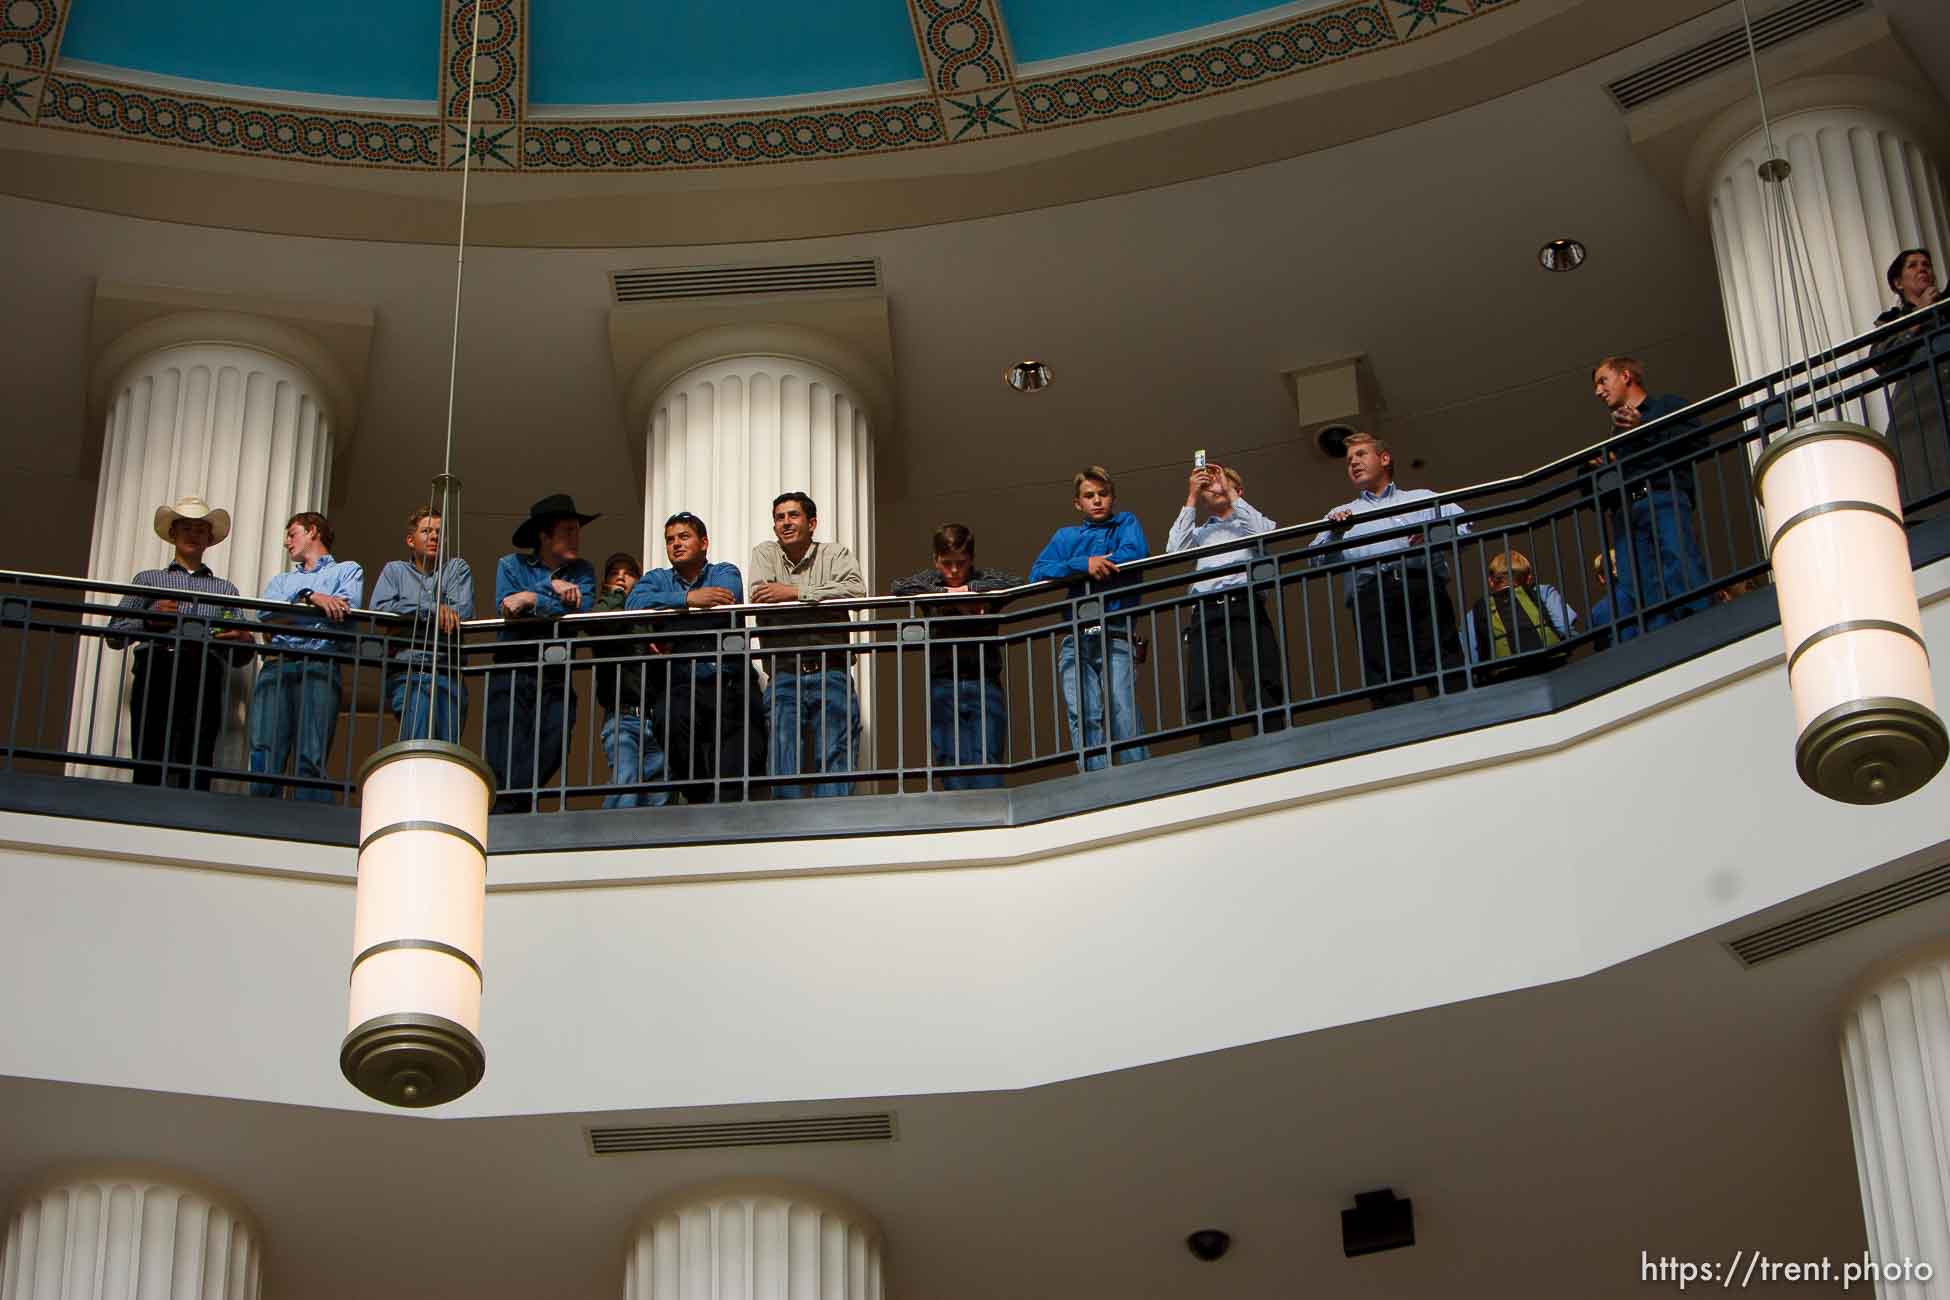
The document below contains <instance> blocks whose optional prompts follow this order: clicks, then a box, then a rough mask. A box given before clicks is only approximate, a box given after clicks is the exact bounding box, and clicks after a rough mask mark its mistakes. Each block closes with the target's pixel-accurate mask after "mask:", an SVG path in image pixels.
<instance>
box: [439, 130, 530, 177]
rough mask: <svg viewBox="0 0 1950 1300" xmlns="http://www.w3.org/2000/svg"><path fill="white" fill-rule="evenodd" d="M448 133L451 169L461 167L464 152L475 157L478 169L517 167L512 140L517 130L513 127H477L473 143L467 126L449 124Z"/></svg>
mask: <svg viewBox="0 0 1950 1300" xmlns="http://www.w3.org/2000/svg"><path fill="white" fill-rule="evenodd" d="M447 131H448V133H449V138H448V140H447V145H448V159H447V165H448V166H449V167H458V166H460V161H461V153H462V151H463V150H465V151H466V152H468V153H471V154H472V155H473V157H474V165H475V166H476V167H513V166H514V165H515V159H514V148H515V146H514V142H513V140H512V139H510V137H512V136H513V135H514V133H515V128H514V127H513V126H512V125H509V126H504V127H498V128H497V127H492V126H477V127H475V128H474V138H473V140H472V142H471V143H470V142H469V141H468V139H467V128H466V127H465V126H462V125H460V124H459V123H455V122H449V123H448V124H447Z"/></svg>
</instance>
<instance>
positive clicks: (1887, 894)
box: [1727, 862, 1950, 966]
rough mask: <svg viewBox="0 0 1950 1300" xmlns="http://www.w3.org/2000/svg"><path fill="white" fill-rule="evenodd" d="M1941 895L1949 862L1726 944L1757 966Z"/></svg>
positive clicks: (1949, 879) (1948, 889)
mask: <svg viewBox="0 0 1950 1300" xmlns="http://www.w3.org/2000/svg"><path fill="white" fill-rule="evenodd" d="M1942 894H1950V862H1946V863H1944V864H1943V865H1942V866H1940V867H1932V868H1930V869H1929V870H1928V871H1922V872H1918V873H1917V874H1916V875H1913V876H1906V877H1904V878H1903V879H1901V880H1897V881H1894V882H1892V883H1890V884H1887V885H1883V886H1880V887H1879V888H1876V889H1871V890H1869V891H1868V892H1867V893H1864V894H1857V895H1855V896H1854V897H1853V898H1844V899H1843V900H1841V901H1840V902H1839V903H1830V904H1829V905H1828V906H1826V907H1818V908H1816V909H1815V910H1814V911H1812V912H1803V913H1802V914H1801V915H1800V916H1797V917H1792V918H1790V919H1789V920H1786V921H1782V922H1781V923H1780V924H1778V925H1770V926H1768V927H1767V928H1766V929H1765V930H1756V931H1754V932H1753V933H1752V934H1748V935H1742V936H1741V937H1740V938H1738V939H1734V940H1732V941H1731V942H1729V943H1728V944H1727V947H1728V948H1729V949H1731V950H1732V952H1733V955H1734V956H1736V957H1738V958H1739V959H1740V962H1741V964H1742V965H1744V966H1758V965H1760V964H1761V963H1762V962H1764V961H1768V960H1770V959H1772V958H1775V957H1779V956H1782V955H1784V954H1786V953H1790V952H1793V951H1794V950H1795V949H1797V948H1805V947H1807V946H1808V945H1809V944H1811V943H1820V942H1821V941H1822V940H1823V939H1826V938H1829V937H1831V936H1833V935H1837V934H1840V933H1841V932H1842V931H1844V930H1853V929H1854V928H1855V927H1856V926H1858V925H1864V924H1867V923H1868V922H1870V921H1873V920H1875V919H1876V918H1878V917H1883V916H1888V915H1889V914H1890V913H1892V912H1900V911H1902V910H1903V909H1904V908H1906V907H1914V906H1916V905H1917V904H1918V903H1926V902H1928V901H1929V900H1930V899H1932V898H1936V897H1938V896H1939V895H1942Z"/></svg>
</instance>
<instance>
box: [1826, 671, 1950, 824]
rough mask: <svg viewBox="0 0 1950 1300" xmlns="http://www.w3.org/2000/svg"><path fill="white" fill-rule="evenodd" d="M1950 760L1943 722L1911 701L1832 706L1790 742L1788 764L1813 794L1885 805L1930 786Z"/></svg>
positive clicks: (1949, 740) (1853, 702)
mask: <svg viewBox="0 0 1950 1300" xmlns="http://www.w3.org/2000/svg"><path fill="white" fill-rule="evenodd" d="M1946 757H1950V735H1946V734H1945V732H1944V727H1943V719H1941V718H1939V717H1937V715H1936V714H1935V713H1934V712H1932V711H1931V710H1929V709H1926V708H1924V707H1923V706H1922V705H1920V704H1918V703H1916V701H1914V700H1902V699H1893V698H1887V697H1883V698H1876V699H1866V700H1851V701H1849V702H1848V703H1846V704H1838V705H1836V706H1835V707H1834V708H1832V709H1830V710H1828V711H1827V712H1826V713H1824V714H1822V715H1821V716H1820V717H1818V718H1816V719H1815V720H1814V721H1813V722H1810V723H1809V724H1808V726H1807V729H1806V730H1805V731H1803V732H1802V733H1801V738H1800V739H1799V740H1798V741H1796V742H1795V746H1794V765H1795V767H1796V769H1798V770H1799V771H1800V773H1801V780H1802V781H1803V782H1804V783H1805V784H1806V785H1807V787H1808V788H1809V789H1810V790H1813V791H1814V792H1815V793H1816V794H1821V795H1826V796H1827V797H1828V798H1830V799H1838V800H1840V801H1841V802H1843V803H1855V804H1880V803H1890V802H1893V801H1894V800H1897V799H1900V798H1902V797H1903V796H1904V795H1907V794H1914V793H1915V792H1916V791H1918V790H1920V789H1922V788H1923V787H1924V786H1926V785H1928V784H1929V783H1930V779H1931V778H1932V777H1934V776H1935V775H1936V774H1937V773H1938V772H1939V771H1941V770H1942V769H1943V763H1944V760H1945V758H1946Z"/></svg>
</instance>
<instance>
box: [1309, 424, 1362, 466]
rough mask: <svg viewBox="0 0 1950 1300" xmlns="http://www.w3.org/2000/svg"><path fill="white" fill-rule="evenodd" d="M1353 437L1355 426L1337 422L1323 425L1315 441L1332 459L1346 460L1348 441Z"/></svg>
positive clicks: (1316, 434)
mask: <svg viewBox="0 0 1950 1300" xmlns="http://www.w3.org/2000/svg"><path fill="white" fill-rule="evenodd" d="M1353 436H1354V426H1353V425H1351V424H1341V423H1338V422H1336V423H1333V424H1323V425H1321V426H1320V429H1319V430H1318V431H1317V432H1316V433H1315V434H1314V441H1315V442H1317V443H1319V444H1320V449H1321V451H1322V452H1324V453H1325V454H1326V455H1327V456H1328V457H1330V458H1331V459H1333V460H1345V459H1346V458H1347V440H1348V439H1349V438H1352V437H1353Z"/></svg>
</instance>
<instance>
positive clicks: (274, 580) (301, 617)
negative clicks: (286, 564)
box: [258, 554, 366, 650]
mask: <svg viewBox="0 0 1950 1300" xmlns="http://www.w3.org/2000/svg"><path fill="white" fill-rule="evenodd" d="M308 591H315V592H317V593H319V594H320V595H322V596H337V597H338V598H339V599H340V600H343V601H346V602H347V603H349V604H351V605H355V606H356V605H358V604H359V603H360V601H361V600H362V599H363V598H364V597H365V594H366V571H365V568H364V567H363V566H362V565H360V564H359V562H358V561H357V560H335V559H333V558H332V557H331V556H330V555H329V554H328V555H321V556H319V557H318V559H317V560H316V561H315V562H314V563H313V564H312V565H311V567H309V568H306V567H305V566H303V565H300V566H299V567H298V568H295V569H286V570H285V571H284V572H283V573H274V574H272V575H271V580H270V581H269V582H267V583H265V584H264V599H265V600H276V601H283V602H284V603H286V604H290V603H292V602H293V601H296V600H297V599H298V597H299V596H301V595H303V594H304V593H305V592H308ZM258 618H259V619H260V620H261V621H263V622H266V623H281V624H285V625H287V626H291V627H300V628H306V627H313V628H326V627H331V626H333V623H332V620H330V619H328V618H326V617H325V616H324V615H323V614H319V613H316V612H314V611H313V610H312V609H311V608H310V607H309V606H307V607H305V609H304V610H303V611H302V612H299V611H293V612H291V613H286V612H285V611H283V610H270V609H267V610H263V611H261V612H260V613H259V614H258ZM271 644H272V645H274V646H277V647H279V648H281V649H285V650H325V649H329V648H331V647H334V646H338V647H341V648H342V647H343V646H344V645H345V642H344V641H342V640H339V641H335V640H333V639H331V638H330V637H322V636H319V637H308V636H299V635H296V634H294V633H291V632H278V633H275V634H273V635H272V637H271Z"/></svg>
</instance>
